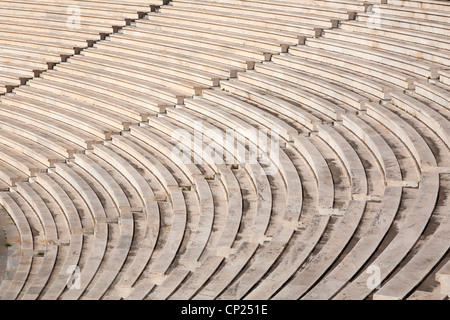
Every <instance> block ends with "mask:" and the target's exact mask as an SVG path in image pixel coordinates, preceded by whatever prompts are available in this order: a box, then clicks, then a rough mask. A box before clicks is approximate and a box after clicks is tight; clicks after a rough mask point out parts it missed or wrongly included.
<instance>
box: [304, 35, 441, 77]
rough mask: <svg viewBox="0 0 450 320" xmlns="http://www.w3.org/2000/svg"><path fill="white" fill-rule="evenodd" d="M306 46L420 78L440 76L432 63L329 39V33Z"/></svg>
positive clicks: (311, 39)
mask: <svg viewBox="0 0 450 320" xmlns="http://www.w3.org/2000/svg"><path fill="white" fill-rule="evenodd" d="M330 31H334V30H328V31H327V32H330ZM341 34H343V33H341ZM306 45H307V46H309V47H314V48H321V49H324V50H327V51H330V52H335V53H339V54H346V55H350V56H352V57H353V56H354V57H357V58H361V59H365V60H368V61H371V62H378V63H381V64H384V65H385V66H390V67H392V68H395V69H398V70H399V71H402V72H404V73H411V72H412V73H414V74H416V75H418V76H422V77H431V78H433V79H435V78H436V77H437V76H438V71H437V70H438V67H437V66H436V65H433V64H431V63H424V62H423V61H421V60H417V59H411V58H408V57H405V56H404V55H401V54H397V53H394V52H385V51H380V50H374V49H372V48H366V47H365V46H362V45H361V44H359V43H357V44H356V45H355V44H353V43H345V42H344V41H341V40H338V39H333V38H331V37H327V33H324V35H323V37H322V38H320V39H313V38H308V40H307V42H306Z"/></svg>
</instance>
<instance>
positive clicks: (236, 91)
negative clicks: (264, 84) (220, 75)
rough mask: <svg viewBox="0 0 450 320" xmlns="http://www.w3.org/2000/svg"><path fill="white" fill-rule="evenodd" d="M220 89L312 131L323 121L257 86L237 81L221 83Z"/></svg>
mask: <svg viewBox="0 0 450 320" xmlns="http://www.w3.org/2000/svg"><path fill="white" fill-rule="evenodd" d="M220 87H221V88H222V89H225V91H227V92H229V93H232V94H233V95H235V96H236V95H237V96H239V97H241V98H245V99H248V100H249V101H253V102H255V103H257V104H258V106H259V107H260V108H262V107H266V108H267V109H268V110H269V111H273V112H275V111H276V112H278V113H282V114H283V115H285V116H287V117H289V118H292V119H293V120H294V121H297V122H299V123H300V124H301V125H303V126H305V127H306V128H307V129H309V130H311V131H315V130H316V125H317V124H318V123H321V122H322V121H321V120H319V119H318V118H316V117H315V116H313V115H312V114H310V113H308V112H306V111H305V110H303V109H300V108H299V107H297V106H296V105H294V104H293V103H289V102H288V101H286V100H283V99H281V98H280V96H277V95H274V94H271V95H268V94H267V93H266V92H265V91H264V90H262V89H258V88H257V87H256V86H253V85H248V84H244V83H241V82H240V81H236V80H234V79H233V80H229V81H221V82H220Z"/></svg>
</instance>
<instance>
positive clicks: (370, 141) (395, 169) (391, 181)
mask: <svg viewBox="0 0 450 320" xmlns="http://www.w3.org/2000/svg"><path fill="white" fill-rule="evenodd" d="M342 120H343V121H342V125H343V126H344V127H346V128H348V129H349V130H351V131H352V132H353V133H354V134H356V135H357V136H358V137H359V138H360V139H361V140H363V141H364V143H365V144H366V145H367V146H368V147H369V149H370V150H371V151H372V152H373V154H374V155H375V157H376V158H377V160H378V162H379V163H380V164H381V167H382V168H383V171H384V176H385V182H386V184H387V185H398V184H399V183H400V182H401V181H402V173H401V169H400V166H399V164H398V160H397V158H396V156H395V154H394V152H393V151H392V149H391V147H390V146H389V145H388V144H387V143H386V141H385V140H384V139H383V138H382V137H381V136H380V135H379V134H378V133H377V132H376V131H375V130H374V129H373V128H372V127H370V126H369V125H367V124H366V123H365V122H364V121H363V120H361V119H360V118H359V117H357V116H354V115H344V116H342Z"/></svg>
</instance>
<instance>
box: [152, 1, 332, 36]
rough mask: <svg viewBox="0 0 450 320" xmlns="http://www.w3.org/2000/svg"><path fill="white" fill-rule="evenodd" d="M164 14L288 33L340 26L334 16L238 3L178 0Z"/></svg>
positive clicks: (164, 10)
mask: <svg viewBox="0 0 450 320" xmlns="http://www.w3.org/2000/svg"><path fill="white" fill-rule="evenodd" d="M161 12H162V13H173V14H176V15H183V16H189V17H195V18H198V19H205V18H206V19H212V20H214V21H220V22H227V23H231V22H232V23H236V24H239V25H243V26H252V27H260V28H266V29H268V30H270V29H271V30H278V31H283V32H286V33H289V32H294V33H300V34H302V33H305V31H306V32H308V31H309V30H310V29H311V28H314V27H313V26H316V27H323V28H330V27H333V26H334V27H335V26H336V25H337V23H336V22H333V21H332V20H331V19H327V18H323V17H322V16H318V15H314V14H308V15H307V14H303V13H300V12H296V14H290V15H289V14H288V13H286V12H282V11H281V12H280V11H278V12H277V11H275V12H273V11H263V10H257V9H254V8H246V9H245V10H242V8H239V7H235V6H225V5H222V6H220V7H216V6H211V5H210V4H208V3H206V4H205V3H202V5H198V6H195V5H192V4H190V5H189V6H179V4H178V3H177V2H174V4H173V6H172V7H169V6H167V7H163V9H162V10H161Z"/></svg>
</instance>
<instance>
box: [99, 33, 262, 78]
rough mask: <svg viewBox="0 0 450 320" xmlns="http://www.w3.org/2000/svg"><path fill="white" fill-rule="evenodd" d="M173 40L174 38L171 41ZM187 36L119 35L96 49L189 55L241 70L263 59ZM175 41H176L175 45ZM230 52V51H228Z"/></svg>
mask: <svg viewBox="0 0 450 320" xmlns="http://www.w3.org/2000/svg"><path fill="white" fill-rule="evenodd" d="M171 38H173V39H172V40H171ZM185 38H186V36H180V35H178V34H170V37H169V38H165V39H156V40H154V39H153V37H152V36H149V37H140V36H134V35H132V34H117V35H113V36H111V41H105V42H101V43H96V44H95V45H94V47H95V48H98V49H102V48H113V49H114V50H118V51H119V52H120V50H121V49H122V48H123V47H130V44H131V45H132V47H133V48H135V49H136V50H139V51H145V52H151V51H152V50H158V51H162V52H167V53H171V54H176V55H187V56H189V57H194V58H196V59H201V60H202V61H205V62H208V61H213V62H214V63H223V64H225V63H226V64H229V65H230V66H233V68H239V69H242V70H245V69H247V68H248V69H252V68H253V65H254V64H255V61H260V60H261V59H263V57H262V56H261V55H260V54H259V55H258V57H257V59H254V58H251V57H248V56H247V55H246V54H245V52H244V53H243V54H244V55H241V54H237V53H235V52H234V50H228V47H224V48H221V47H220V46H214V47H212V48H213V49H211V48H204V47H202V46H201V45H202V42H200V43H199V44H196V43H195V42H193V41H183V39H185ZM174 39H176V41H175V43H174ZM227 50H228V51H227Z"/></svg>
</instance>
